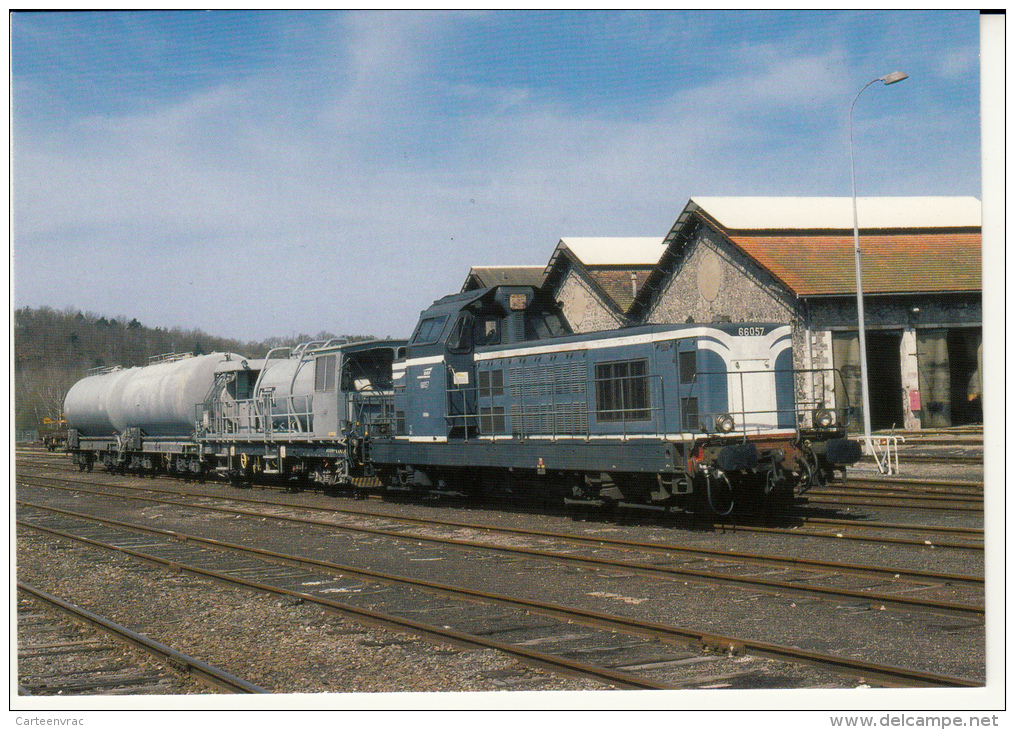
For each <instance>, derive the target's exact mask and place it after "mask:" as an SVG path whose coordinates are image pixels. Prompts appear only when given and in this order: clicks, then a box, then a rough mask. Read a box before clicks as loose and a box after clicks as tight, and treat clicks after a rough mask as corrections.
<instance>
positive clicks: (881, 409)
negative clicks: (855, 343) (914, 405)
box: [866, 330, 905, 431]
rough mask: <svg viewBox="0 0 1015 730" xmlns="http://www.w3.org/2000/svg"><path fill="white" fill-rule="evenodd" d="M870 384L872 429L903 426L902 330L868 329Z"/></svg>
mask: <svg viewBox="0 0 1015 730" xmlns="http://www.w3.org/2000/svg"><path fill="white" fill-rule="evenodd" d="M866 334H867V371H868V372H867V387H868V389H869V391H870V409H871V430H872V431H880V430H883V429H889V428H896V429H901V428H904V423H905V421H904V418H905V415H904V413H903V401H902V399H903V395H902V359H901V356H900V354H899V353H900V351H901V348H902V332H896V331H891V330H888V331H886V330H868V331H867V333H866Z"/></svg>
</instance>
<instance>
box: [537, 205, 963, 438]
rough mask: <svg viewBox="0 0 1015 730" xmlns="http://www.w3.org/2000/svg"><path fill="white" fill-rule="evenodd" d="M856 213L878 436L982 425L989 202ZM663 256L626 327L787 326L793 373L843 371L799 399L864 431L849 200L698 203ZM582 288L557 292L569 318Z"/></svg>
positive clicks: (809, 383) (805, 384)
mask: <svg viewBox="0 0 1015 730" xmlns="http://www.w3.org/2000/svg"><path fill="white" fill-rule="evenodd" d="M857 217H858V220H859V226H860V249H861V252H862V269H863V289H864V308H865V315H866V316H865V320H866V326H865V332H866V339H867V362H868V370H869V384H870V401H871V423H872V427H873V428H874V429H875V430H881V429H891V428H896V429H907V430H912V429H920V428H936V427H947V426H958V425H964V424H969V423H982V418H983V416H982V386H981V372H982V303H981V288H982V285H981V219H980V201H978V200H977V199H975V198H968V197H947V198H945V197H935V198H926V197H920V198H866V199H864V198H861V199H859V201H858V213H857ZM567 240H571V239H563V240H562V242H561V245H564V241H567ZM614 240H618V239H614ZM662 248H663V251H662V253H661V256H660V258H659V260H658V263H657V264H656V265H655V266H653V267H652V269H651V271H650V272H649V273H648V274H647V275H646V276H645V280H644V283H643V284H642V285H641V286H640V287H639V288H638V290H637V294H636V295H635V296H634V297H633V300H632V301H631V303H630V305H629V306H628V307H627V309H626V311H625V312H624V317H623V319H625V320H627V321H630V322H638V323H680V322H698V323H709V322H737V321H747V322H751V321H753V322H763V321H764V322H780V323H788V324H790V325H792V331H793V349H794V359H795V362H794V367H796V368H800V369H803V370H820V369H823V368H836V369H839V370H840V371H841V373H842V380H841V381H839V382H838V383H836V384H833V383H830V382H828V381H827V379H824V378H817V379H814V378H811V379H810V380H806V379H801V380H800V381H799V382H798V389H799V390H798V396H799V397H801V398H802V399H803V400H810V399H812V398H813V400H814V401H816V402H824V403H826V404H829V405H830V404H831V403H832V402H835V403H836V404H837V405H840V404H841V403H842V399H843V398H844V397H848V399H849V403H850V404H851V405H853V406H855V407H856V409H857V411H856V415H855V416H854V418H853V420H852V427H853V428H856V427H857V426H858V424H862V422H863V419H862V416H861V414H860V412H859V409H860V405H861V397H860V383H859V375H860V366H859V345H858V334H857V306H856V272H855V263H854V248H853V209H852V199H851V198H728V197H715V198H713V197H706V198H692V199H691V200H690V201H689V202H688V203H687V205H686V207H685V208H684V210H683V211H682V212H681V214H680V216H679V217H678V218H677V220H676V222H675V223H674V225H673V227H672V228H671V230H670V232H669V234H668V235H667V236H666V237H665V239H664V241H663V246H662ZM569 250H570V249H569ZM560 251H561V246H558V251H557V252H555V254H554V256H555V258H556V257H557V256H558V252H560ZM621 253H622V252H621V251H616V252H615V253H614V255H613V259H611V260H616V261H618V262H619V261H620V260H621V259H622V258H623V256H622V255H621ZM641 256H642V258H640V259H638V260H639V261H641V260H643V259H644V254H641ZM553 268H554V260H553V259H551V262H550V266H549V267H548V268H547V272H548V275H547V281H546V285H551V284H552V283H553V281H555V279H554V278H553ZM580 273H582V272H580V270H579V271H578V272H577V273H575V274H571V275H572V276H574V278H576V279H577V278H579V274H580ZM557 280H558V281H559V275H558V279H557ZM577 289H578V287H577V286H575V285H570V286H564V285H560V284H557V291H559V292H560V293H559V294H558V297H557V298H558V299H561V300H562V301H563V302H564V309H565V313H566V314H569V313H570V312H574V311H576V310H580V309H581V307H584V306H586V305H585V303H584V302H585V300H586V299H587V294H580V293H577V291H576V290H577ZM572 299H575V300H576V301H572ZM614 321H615V322H616V324H610V325H608V326H619V325H620V324H622V318H621V317H615V319H614ZM577 329H578V328H577V327H576V330H577ZM808 389H809V390H810V391H811V392H810V393H809V392H807V391H808ZM843 391H845V392H843Z"/></svg>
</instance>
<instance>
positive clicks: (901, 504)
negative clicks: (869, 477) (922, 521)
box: [807, 492, 983, 514]
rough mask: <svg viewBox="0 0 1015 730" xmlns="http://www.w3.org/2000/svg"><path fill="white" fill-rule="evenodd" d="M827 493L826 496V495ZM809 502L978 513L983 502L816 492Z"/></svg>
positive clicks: (981, 508)
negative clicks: (937, 500)
mask: <svg viewBox="0 0 1015 730" xmlns="http://www.w3.org/2000/svg"><path fill="white" fill-rule="evenodd" d="M826 495H827V496H826ZM807 502H808V503H809V504H859V505H866V506H870V507H894V508H897V509H915V510H939V511H943V512H971V513H973V514H980V513H982V512H983V502H982V501H981V502H979V503H977V502H975V501H968V500H967V501H965V502H961V503H955V504H938V503H935V502H934V500H933V499H931V498H927V497H911V498H910V497H907V498H905V499H900V500H894V501H893V500H892V498H891V497H885V498H882V497H874V496H872V497H863V496H859V495H856V496H853V495H844V496H841V497H839V496H835V495H834V494H831V493H828V492H825V493H821V492H818V493H816V494H815V495H814V496H811V495H810V494H808V495H807Z"/></svg>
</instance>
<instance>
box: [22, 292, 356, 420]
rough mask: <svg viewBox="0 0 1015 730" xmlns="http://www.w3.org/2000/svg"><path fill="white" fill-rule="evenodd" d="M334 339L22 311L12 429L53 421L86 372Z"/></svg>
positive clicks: (250, 354) (73, 312) (253, 353)
mask: <svg viewBox="0 0 1015 730" xmlns="http://www.w3.org/2000/svg"><path fill="white" fill-rule="evenodd" d="M335 336H336V335H333V334H331V333H330V332H319V333H317V335H315V336H313V337H311V336H310V335H306V334H292V335H290V336H288V337H271V338H269V339H266V340H264V341H263V342H240V341H239V340H232V339H228V338H224V337H215V336H213V335H209V334H207V333H206V332H202V331H201V330H199V329H195V330H184V329H180V328H178V327H174V328H172V329H164V328H161V327H154V328H152V327H147V326H145V325H144V324H142V323H141V322H139V321H138V320H137V318H129V319H128V318H127V317H124V316H120V317H113V318H107V317H105V316H100V315H97V314H94V313H91V312H80V311H78V310H75V309H65V310H62V311H56V310H54V309H51V308H49V307H39V308H37V309H33V308H31V307H23V308H21V309H17V310H15V312H14V416H15V428H16V430H17V431H28V430H37V429H38V428H39V427H40V425H41V424H42V422H43V419H44V418H52V419H56V418H58V417H59V416H60V415H61V410H62V408H63V399H64V396H65V395H66V394H67V391H68V390H69V389H70V387H71V386H72V385H73V384H74V383H75V382H77V381H78V380H80V379H81V378H82V377H84V376H85V375H86V374H87V373H88V371H89V370H90V369H91V368H96V367H103V366H107V365H120V366H123V367H132V366H135V365H147V364H148V360H149V358H151V357H154V356H157V355H164V354H166V353H192V354H194V355H203V354H207V353H211V352H236V353H239V354H241V355H246V356H248V357H254V358H257V357H264V355H265V353H267V351H268V350H269V349H271V348H272V347H283V346H287V345H288V346H292V345H296V344H298V343H300V342H306V341H308V340H327V339H331V338H332V337H335ZM349 339H350V340H362V339H369V338H367V337H363V336H350V337H349Z"/></svg>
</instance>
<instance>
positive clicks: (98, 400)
mask: <svg viewBox="0 0 1015 730" xmlns="http://www.w3.org/2000/svg"><path fill="white" fill-rule="evenodd" d="M140 369H141V368H128V369H119V370H113V371H110V372H106V373H102V374H101V375H90V376H88V377H87V378H84V379H83V380H79V381H78V382H76V383H74V385H73V386H71V389H70V390H69V391H67V396H66V398H64V402H63V412H64V417H65V418H66V419H67V428H74V429H77V430H78V432H79V433H80V434H81V435H82V436H112V435H113V433H114V432H115V431H117V430H118V429H117V427H116V426H115V425H113V424H114V422H116V423H120V422H122V421H123V406H122V403H121V396H122V395H123V386H124V383H125V382H126V381H127V380H129V379H130V378H131V377H133V375H134V373H135V372H137V371H138V370H140Z"/></svg>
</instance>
